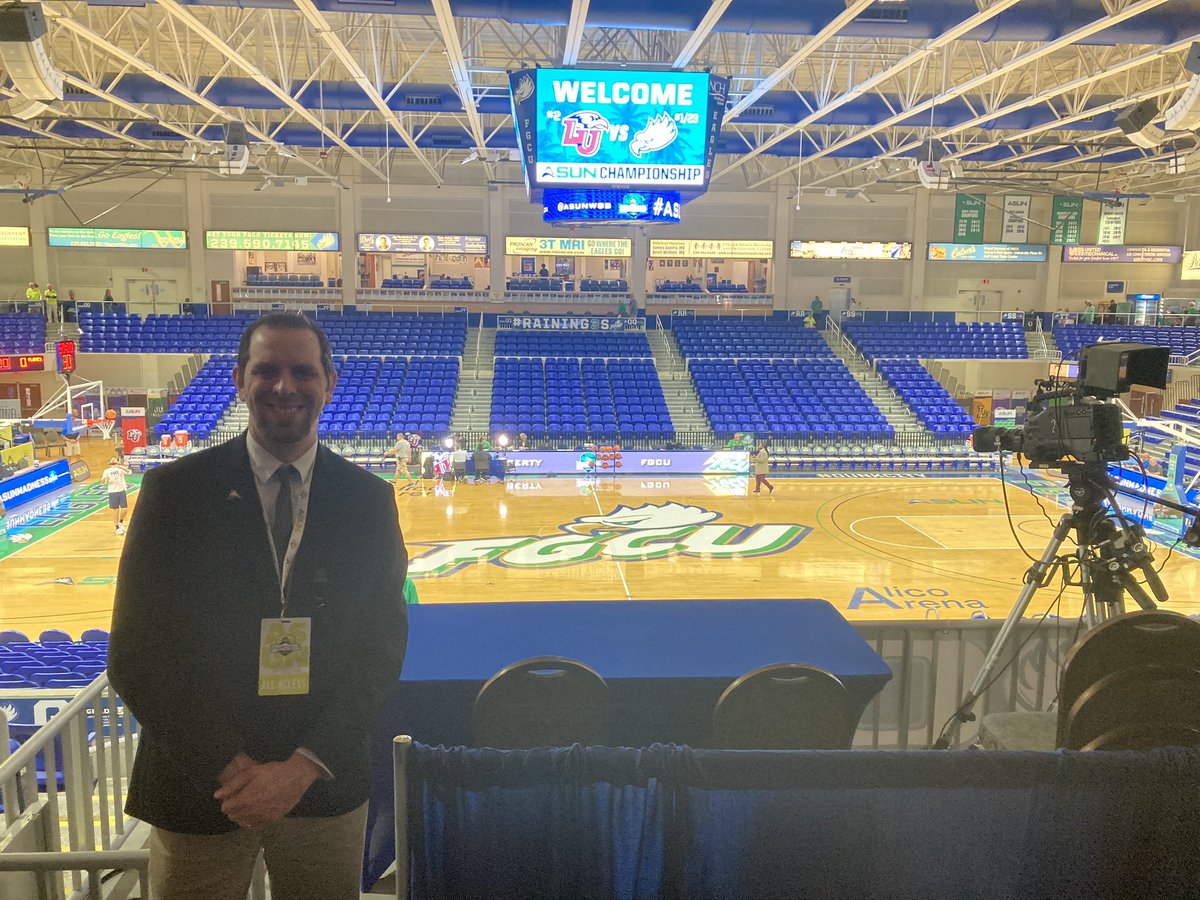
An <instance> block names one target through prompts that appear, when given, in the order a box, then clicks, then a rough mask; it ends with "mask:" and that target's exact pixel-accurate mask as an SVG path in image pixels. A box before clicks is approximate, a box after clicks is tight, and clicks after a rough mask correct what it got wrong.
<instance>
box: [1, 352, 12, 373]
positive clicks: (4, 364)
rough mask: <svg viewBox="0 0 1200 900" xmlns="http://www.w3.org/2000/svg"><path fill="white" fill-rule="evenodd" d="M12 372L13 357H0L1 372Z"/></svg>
mask: <svg viewBox="0 0 1200 900" xmlns="http://www.w3.org/2000/svg"><path fill="white" fill-rule="evenodd" d="M11 371H12V357H11V356H0V372H11Z"/></svg>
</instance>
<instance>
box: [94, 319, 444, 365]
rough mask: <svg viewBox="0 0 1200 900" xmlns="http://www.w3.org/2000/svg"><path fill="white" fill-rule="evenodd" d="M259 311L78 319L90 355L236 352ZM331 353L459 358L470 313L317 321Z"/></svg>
mask: <svg viewBox="0 0 1200 900" xmlns="http://www.w3.org/2000/svg"><path fill="white" fill-rule="evenodd" d="M257 316H258V313H256V312H255V313H238V314H235V315H232V316H211V317H209V316H180V315H153V314H152V315H148V316H146V317H145V318H142V317H141V316H140V315H138V314H137V313H131V314H106V315H97V314H90V313H84V314H82V315H81V316H80V322H79V327H80V330H81V332H82V347H81V349H82V350H83V351H84V352H88V353H236V352H237V346H238V338H239V337H240V336H241V334H242V331H243V330H245V328H246V326H247V325H248V324H249V323H250V322H251V321H252V320H254V319H255V318H257ZM318 321H319V322H320V325H321V327H322V328H324V329H325V333H326V334H328V335H329V343H330V346H332V348H333V352H334V353H337V354H343V355H351V354H355V355H370V356H461V355H462V351H463V345H464V344H465V343H466V339H467V314H466V313H451V314H447V315H422V314H413V313H407V314H400V315H394V316H389V315H379V314H374V315H372V314H365V313H359V314H349V315H342V316H330V317H318Z"/></svg>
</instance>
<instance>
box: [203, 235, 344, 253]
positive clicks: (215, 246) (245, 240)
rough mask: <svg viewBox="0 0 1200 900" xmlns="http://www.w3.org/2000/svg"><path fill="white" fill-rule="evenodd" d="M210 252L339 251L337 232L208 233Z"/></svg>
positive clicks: (207, 242)
mask: <svg viewBox="0 0 1200 900" xmlns="http://www.w3.org/2000/svg"><path fill="white" fill-rule="evenodd" d="M204 245H205V246H206V247H208V249H209V250H337V249H339V241H338V233H337V232H336V231H206V232H204Z"/></svg>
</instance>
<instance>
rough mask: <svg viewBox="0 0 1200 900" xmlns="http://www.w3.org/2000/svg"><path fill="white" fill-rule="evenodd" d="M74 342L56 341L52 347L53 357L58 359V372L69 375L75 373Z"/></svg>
mask: <svg viewBox="0 0 1200 900" xmlns="http://www.w3.org/2000/svg"><path fill="white" fill-rule="evenodd" d="M75 351H76V347H75V342H74V341H58V342H56V343H55V345H54V352H55V356H56V357H57V358H58V371H59V372H60V373H62V374H64V375H69V374H70V373H71V372H74V371H75Z"/></svg>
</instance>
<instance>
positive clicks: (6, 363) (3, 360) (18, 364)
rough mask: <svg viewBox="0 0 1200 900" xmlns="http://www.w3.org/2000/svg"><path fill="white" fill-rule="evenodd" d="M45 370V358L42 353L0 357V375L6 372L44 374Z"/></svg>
mask: <svg viewBox="0 0 1200 900" xmlns="http://www.w3.org/2000/svg"><path fill="white" fill-rule="evenodd" d="M45 369H46V356H45V354H42V353H26V354H23V355H21V356H0V375H2V374H4V373H6V372H44V371H45Z"/></svg>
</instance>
